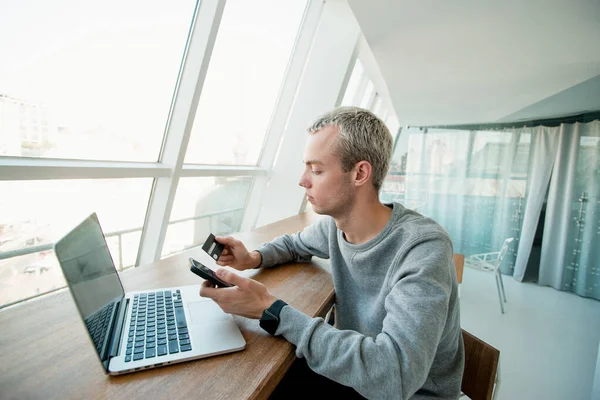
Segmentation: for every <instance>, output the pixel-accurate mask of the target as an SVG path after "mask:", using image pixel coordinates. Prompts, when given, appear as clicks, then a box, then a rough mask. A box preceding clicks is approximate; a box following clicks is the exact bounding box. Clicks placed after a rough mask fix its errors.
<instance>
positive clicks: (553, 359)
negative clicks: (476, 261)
mask: <svg viewBox="0 0 600 400" xmlns="http://www.w3.org/2000/svg"><path fill="white" fill-rule="evenodd" d="M503 278H504V286H505V289H506V297H507V301H508V302H507V303H505V304H504V307H505V308H504V312H505V314H504V315H502V314H501V313H500V306H499V303H498V294H497V292H496V286H495V282H494V276H493V275H492V274H489V273H484V272H480V271H476V270H472V269H469V268H465V271H464V276H463V283H462V288H461V299H460V303H461V325H462V327H463V329H465V330H467V331H469V332H471V333H472V334H474V335H475V336H477V337H479V338H481V339H483V340H485V341H486V342H488V343H489V344H491V345H493V346H494V347H496V348H498V349H499V350H500V368H501V375H500V378H501V382H500V386H499V390H498V394H497V397H496V399H497V400H508V399H510V400H512V399H519V400H520V399H525V400H527V399H546V400H553V399H556V400H563V399H568V400H590V399H591V396H592V385H593V381H594V373H595V369H596V360H597V356H598V342H599V340H600V301H597V300H592V299H586V298H582V297H579V296H577V295H574V294H572V293H565V292H560V291H557V290H554V289H552V288H549V287H541V286H538V285H536V284H532V283H519V282H516V281H514V280H513V279H512V278H511V277H508V276H503ZM594 400H597V399H594Z"/></svg>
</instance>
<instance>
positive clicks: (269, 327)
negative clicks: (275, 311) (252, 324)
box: [260, 310, 279, 335]
mask: <svg viewBox="0 0 600 400" xmlns="http://www.w3.org/2000/svg"><path fill="white" fill-rule="evenodd" d="M278 326H279V320H278V319H277V318H275V317H274V316H273V315H271V313H269V312H268V310H265V312H263V315H262V317H261V318H260V327H261V328H263V329H264V330H265V331H267V332H269V333H270V334H271V335H274V334H275V331H276V330H277V327H278Z"/></svg>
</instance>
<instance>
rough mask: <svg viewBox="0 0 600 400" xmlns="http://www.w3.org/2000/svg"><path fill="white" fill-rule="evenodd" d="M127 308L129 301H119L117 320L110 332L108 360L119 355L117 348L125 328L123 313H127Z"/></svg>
mask: <svg viewBox="0 0 600 400" xmlns="http://www.w3.org/2000/svg"><path fill="white" fill-rule="evenodd" d="M128 306H129V299H128V298H123V299H121V301H119V306H118V311H117V318H116V320H115V323H114V324H113V327H112V332H111V335H110V337H111V341H110V346H109V348H108V358H109V359H110V358H111V357H114V356H116V355H117V354H119V350H120V349H119V347H120V345H121V335H122V334H123V329H124V328H125V313H126V312H127V307H128Z"/></svg>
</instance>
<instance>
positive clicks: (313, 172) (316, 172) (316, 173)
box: [310, 171, 321, 175]
mask: <svg viewBox="0 0 600 400" xmlns="http://www.w3.org/2000/svg"><path fill="white" fill-rule="evenodd" d="M310 172H312V174H313V175H320V174H321V171H310Z"/></svg>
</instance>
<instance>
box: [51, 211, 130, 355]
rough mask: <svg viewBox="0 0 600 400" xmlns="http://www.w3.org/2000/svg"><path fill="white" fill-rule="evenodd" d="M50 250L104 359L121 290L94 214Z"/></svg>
mask: <svg viewBox="0 0 600 400" xmlns="http://www.w3.org/2000/svg"><path fill="white" fill-rule="evenodd" d="M54 251H55V254H56V258H57V259H58V262H59V264H60V266H61V268H62V271H63V274H64V275H65V279H66V281H67V284H68V285H69V288H70V289H71V294H72V295H73V299H74V300H75V303H76V305H77V308H78V309H79V313H80V314H81V317H82V318H83V320H84V322H85V325H86V327H87V329H88V332H89V334H90V337H91V338H92V341H93V342H94V346H95V347H96V351H97V352H98V356H99V357H100V360H101V361H103V362H104V361H106V360H107V358H108V356H107V349H108V344H109V336H110V335H109V330H110V328H111V320H112V317H113V314H114V310H115V307H116V305H117V302H118V301H120V300H121V299H122V298H123V297H124V291H123V286H122V284H121V280H120V279H119V276H118V275H117V270H116V269H115V266H114V263H113V260H112V257H111V255H110V252H109V251H108V246H107V244H106V240H105V238H104V234H103V233H102V229H101V228H100V223H99V222H98V217H97V216H96V214H95V213H94V214H92V215H90V216H89V217H87V218H86V219H85V220H84V221H83V222H82V223H81V224H79V225H78V226H77V227H75V228H74V229H73V230H72V231H71V232H69V233H68V234H67V235H65V236H64V237H63V238H62V239H60V240H59V241H58V242H57V243H56V244H55V245H54Z"/></svg>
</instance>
